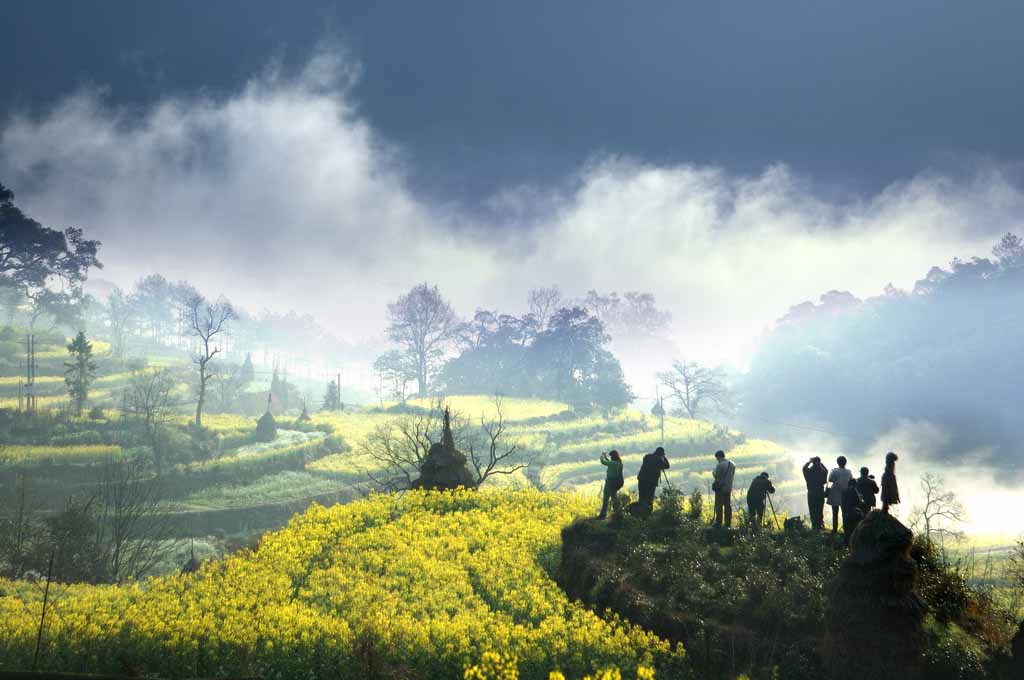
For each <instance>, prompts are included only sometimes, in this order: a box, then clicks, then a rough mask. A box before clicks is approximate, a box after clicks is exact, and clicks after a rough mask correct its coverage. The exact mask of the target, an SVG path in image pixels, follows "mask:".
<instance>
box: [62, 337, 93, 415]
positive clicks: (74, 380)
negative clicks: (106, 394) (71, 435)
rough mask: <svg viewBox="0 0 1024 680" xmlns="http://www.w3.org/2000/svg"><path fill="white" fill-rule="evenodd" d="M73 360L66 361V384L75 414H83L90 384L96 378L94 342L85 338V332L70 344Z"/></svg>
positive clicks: (69, 349) (69, 351)
mask: <svg viewBox="0 0 1024 680" xmlns="http://www.w3.org/2000/svg"><path fill="white" fill-rule="evenodd" d="M68 354H70V355H71V361H65V362H64V384H65V385H67V388H68V394H69V395H70V396H71V403H72V404H73V405H74V408H75V415H82V409H83V408H85V402H86V400H87V399H88V398H89V386H90V385H91V384H92V381H93V380H95V379H96V364H95V363H94V362H93V360H92V343H91V342H89V341H88V340H86V339H85V333H84V332H83V331H78V335H76V336H75V339H74V340H72V341H71V343H70V344H69V345H68Z"/></svg>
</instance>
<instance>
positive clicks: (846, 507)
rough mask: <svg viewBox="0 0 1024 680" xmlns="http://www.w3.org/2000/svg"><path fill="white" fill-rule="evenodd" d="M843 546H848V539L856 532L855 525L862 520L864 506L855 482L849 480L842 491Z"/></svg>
mask: <svg viewBox="0 0 1024 680" xmlns="http://www.w3.org/2000/svg"><path fill="white" fill-rule="evenodd" d="M842 508H843V544H844V545H846V546H847V547H849V546H850V537H851V536H853V532H854V531H856V529H857V525H858V524H860V521H861V520H862V519H864V515H865V514H866V506H865V505H864V499H863V498H862V497H861V495H860V491H859V490H858V489H857V482H856V480H853V479H851V480H850V483H849V485H848V486H847V487H846V489H844V490H843V505H842Z"/></svg>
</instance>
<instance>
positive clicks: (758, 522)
mask: <svg viewBox="0 0 1024 680" xmlns="http://www.w3.org/2000/svg"><path fill="white" fill-rule="evenodd" d="M770 493H775V487H774V486H772V482H771V480H770V479H769V478H768V473H767V472H762V473H761V474H759V475H758V476H757V477H754V481H752V482H751V483H750V488H749V489H747V516H748V520H749V521H750V526H751V527H753V529H754V531H759V530H760V529H761V527H762V526H763V525H764V506H765V502H766V501H767V499H768V494H770Z"/></svg>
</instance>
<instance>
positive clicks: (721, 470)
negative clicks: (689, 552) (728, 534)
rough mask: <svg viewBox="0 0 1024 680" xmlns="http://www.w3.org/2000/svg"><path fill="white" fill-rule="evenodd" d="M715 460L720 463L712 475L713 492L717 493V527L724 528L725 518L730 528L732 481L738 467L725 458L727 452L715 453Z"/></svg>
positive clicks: (726, 524)
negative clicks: (723, 520)
mask: <svg viewBox="0 0 1024 680" xmlns="http://www.w3.org/2000/svg"><path fill="white" fill-rule="evenodd" d="M715 459H716V460H717V461H718V463H717V464H716V465H715V469H714V470H713V471H712V473H711V474H712V476H713V477H714V479H715V481H714V482H712V483H711V490H712V491H714V492H715V526H716V527H720V526H722V519H723V517H724V519H725V526H727V527H728V526H732V481H733V478H734V477H735V476H736V466H735V465H733V463H732V461H731V460H728V459H727V458H726V457H725V451H715Z"/></svg>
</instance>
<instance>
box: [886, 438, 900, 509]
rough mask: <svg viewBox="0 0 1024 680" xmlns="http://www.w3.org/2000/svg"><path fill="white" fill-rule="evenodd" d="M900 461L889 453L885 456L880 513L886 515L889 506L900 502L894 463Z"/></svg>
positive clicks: (893, 454)
mask: <svg viewBox="0 0 1024 680" xmlns="http://www.w3.org/2000/svg"><path fill="white" fill-rule="evenodd" d="M899 459H900V457H899V456H897V455H896V454H895V453H893V452H892V451H890V452H889V453H887V454H885V472H884V473H882V512H885V513H888V512H889V506H890V505H896V504H897V503H899V502H900V487H899V485H897V484H896V461H898V460H899Z"/></svg>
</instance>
